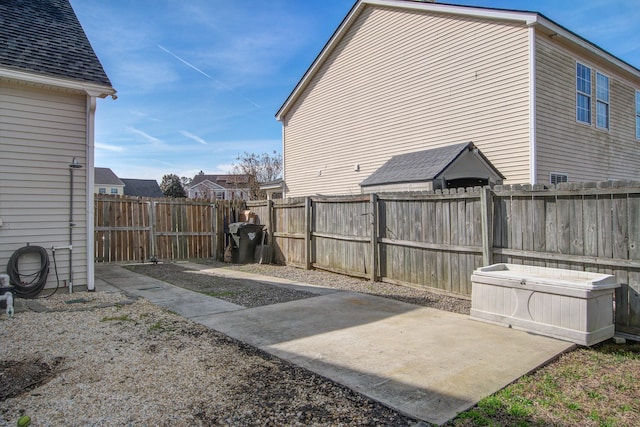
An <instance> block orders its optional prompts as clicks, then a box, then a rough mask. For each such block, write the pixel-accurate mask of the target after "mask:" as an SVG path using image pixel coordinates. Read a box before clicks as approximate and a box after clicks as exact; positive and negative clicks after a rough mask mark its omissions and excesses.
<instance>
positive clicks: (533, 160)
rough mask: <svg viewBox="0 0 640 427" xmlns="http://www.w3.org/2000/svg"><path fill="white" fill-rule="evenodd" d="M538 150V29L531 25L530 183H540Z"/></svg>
mask: <svg viewBox="0 0 640 427" xmlns="http://www.w3.org/2000/svg"><path fill="white" fill-rule="evenodd" d="M537 169H538V159H537V149H536V29H535V26H534V24H531V25H529V181H530V182H531V185H534V184H537V181H538V174H537Z"/></svg>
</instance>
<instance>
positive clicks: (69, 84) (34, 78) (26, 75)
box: [0, 68, 116, 99]
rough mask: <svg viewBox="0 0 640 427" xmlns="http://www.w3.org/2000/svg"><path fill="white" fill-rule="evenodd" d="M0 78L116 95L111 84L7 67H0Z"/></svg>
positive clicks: (95, 93)
mask: <svg viewBox="0 0 640 427" xmlns="http://www.w3.org/2000/svg"><path fill="white" fill-rule="evenodd" d="M0 78H6V79H11V80H18V81H21V82H26V83H31V84H34V85H38V86H48V87H55V88H62V89H68V90H75V91H79V92H84V93H85V94H87V95H89V96H95V97H97V98H106V97H107V96H111V97H113V98H114V99H115V95H116V90H115V89H114V88H113V87H111V86H106V85H101V84H98V83H90V82H83V81H80V80H72V79H62V78H59V77H52V76H45V75H43V74H37V73H30V72H26V71H19V70H11V69H8V68H0Z"/></svg>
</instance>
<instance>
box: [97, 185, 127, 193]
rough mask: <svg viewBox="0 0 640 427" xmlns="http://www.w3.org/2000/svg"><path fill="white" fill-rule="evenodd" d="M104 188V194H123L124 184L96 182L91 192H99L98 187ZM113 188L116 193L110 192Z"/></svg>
mask: <svg viewBox="0 0 640 427" xmlns="http://www.w3.org/2000/svg"><path fill="white" fill-rule="evenodd" d="M101 188H104V189H105V191H106V193H104V194H117V195H123V194H124V185H109V184H96V185H94V187H93V192H94V193H95V194H100V189H101ZM112 188H115V189H116V193H112V192H111V189H112Z"/></svg>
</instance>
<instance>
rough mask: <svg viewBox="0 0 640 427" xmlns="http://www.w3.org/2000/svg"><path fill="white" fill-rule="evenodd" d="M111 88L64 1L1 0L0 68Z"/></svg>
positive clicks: (111, 92) (67, 4) (73, 15)
mask: <svg viewBox="0 0 640 427" xmlns="http://www.w3.org/2000/svg"><path fill="white" fill-rule="evenodd" d="M3 68H4V69H8V70H13V71H14V73H2V75H5V76H6V77H11V76H14V75H15V74H16V72H17V73H20V72H24V73H28V74H37V75H44V76H49V77H54V78H61V79H69V80H74V81H78V82H83V83H88V84H91V85H95V86H97V87H100V88H105V87H106V88H109V89H110V90H108V91H106V92H104V91H103V92H101V93H100V95H101V96H106V95H107V94H114V93H115V91H114V90H113V88H112V87H111V81H110V80H109V77H107V74H106V73H105V71H104V69H103V67H102V64H101V63H100V60H99V59H98V57H97V56H96V54H95V52H94V50H93V48H92V47H91V44H90V43H89V40H88V39H87V36H86V34H85V33H84V30H83V29H82V26H81V25H80V22H79V21H78V19H77V17H76V15H75V13H74V11H73V8H72V7H71V5H70V4H69V1H68V0H0V69H3Z"/></svg>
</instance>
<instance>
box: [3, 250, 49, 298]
mask: <svg viewBox="0 0 640 427" xmlns="http://www.w3.org/2000/svg"><path fill="white" fill-rule="evenodd" d="M30 253H37V254H39V255H40V269H39V270H37V271H35V272H34V273H32V274H25V275H21V274H20V270H19V269H18V262H19V261H20V257H21V256H23V255H26V254H30ZM7 274H8V275H9V280H10V282H11V284H12V285H13V286H14V289H13V291H14V293H15V294H16V296H18V297H20V298H35V297H36V296H37V295H38V294H39V293H40V292H41V291H42V289H44V286H45V285H46V284H47V276H48V275H49V254H48V253H47V250H46V249H45V248H43V247H42V246H32V245H27V246H24V247H22V248H20V249H18V250H17V251H15V252H14V253H13V255H11V258H9V263H8V264H7Z"/></svg>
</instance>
